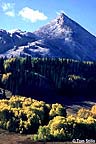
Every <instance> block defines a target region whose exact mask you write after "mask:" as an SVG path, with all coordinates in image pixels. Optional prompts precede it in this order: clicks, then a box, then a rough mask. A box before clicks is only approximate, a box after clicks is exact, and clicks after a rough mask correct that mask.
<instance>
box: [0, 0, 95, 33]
mask: <svg viewBox="0 0 96 144" xmlns="http://www.w3.org/2000/svg"><path fill="white" fill-rule="evenodd" d="M60 11H64V12H65V13H66V15H67V16H69V17H70V18H71V19H73V20H75V21H76V22H78V23H79V24H80V25H82V26H83V27H84V28H86V29H87V30H88V31H89V32H91V33H93V34H94V35H96V0H89V1H88V0H0V29H5V30H11V29H21V30H24V31H34V30H37V29H39V27H41V26H43V25H45V24H47V23H48V22H50V20H52V19H54V18H55V17H56V16H57V13H58V12H60Z"/></svg>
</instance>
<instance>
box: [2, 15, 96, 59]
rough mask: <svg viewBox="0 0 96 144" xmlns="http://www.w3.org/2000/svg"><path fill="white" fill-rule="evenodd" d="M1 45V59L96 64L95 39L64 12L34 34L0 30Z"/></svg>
mask: <svg viewBox="0 0 96 144" xmlns="http://www.w3.org/2000/svg"><path fill="white" fill-rule="evenodd" d="M4 34H5V36H4ZM8 40H9V42H8ZM4 42H5V43H4ZM0 44H1V45H0V56H7V57H11V56H13V57H15V56H21V57H24V56H26V55H29V56H32V57H57V58H58V57H61V58H63V57H64V58H69V59H76V60H85V61H86V60H90V61H96V37H95V36H94V35H92V34H91V33H90V32H88V31H87V30H86V29H85V28H83V27H82V26H80V24H78V23H76V22H75V21H74V20H71V18H69V17H68V16H66V15H65V14H64V13H61V14H60V15H59V16H58V17H57V18H55V19H53V20H52V21H51V22H50V23H48V24H47V25H45V26H43V27H41V28H40V29H39V30H37V31H35V32H33V33H31V32H22V31H21V30H16V31H14V32H7V31H3V30H0ZM7 44H8V45H7ZM2 49H3V50H2Z"/></svg>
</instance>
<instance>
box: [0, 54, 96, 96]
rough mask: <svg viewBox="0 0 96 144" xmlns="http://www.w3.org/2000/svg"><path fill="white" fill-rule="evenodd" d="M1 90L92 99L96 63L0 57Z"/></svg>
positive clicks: (19, 93) (95, 90)
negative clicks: (88, 97)
mask: <svg viewBox="0 0 96 144" xmlns="http://www.w3.org/2000/svg"><path fill="white" fill-rule="evenodd" d="M0 87H1V88H4V89H7V90H10V91H11V92H12V94H13V95H16V94H18V95H24V96H31V97H32V96H40V97H43V96H44V97H45V96H51V97H52V95H53V96H54V95H62V96H78V95H79V96H81V95H82V96H95V95H96V62H80V61H74V60H69V59H61V58H60V59H54V58H52V59H50V58H31V57H27V58H11V59H6V60H4V59H3V58H1V59H0ZM46 98H47V97H46Z"/></svg>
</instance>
